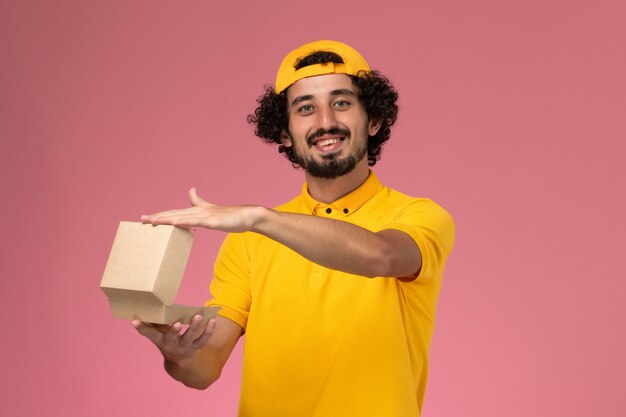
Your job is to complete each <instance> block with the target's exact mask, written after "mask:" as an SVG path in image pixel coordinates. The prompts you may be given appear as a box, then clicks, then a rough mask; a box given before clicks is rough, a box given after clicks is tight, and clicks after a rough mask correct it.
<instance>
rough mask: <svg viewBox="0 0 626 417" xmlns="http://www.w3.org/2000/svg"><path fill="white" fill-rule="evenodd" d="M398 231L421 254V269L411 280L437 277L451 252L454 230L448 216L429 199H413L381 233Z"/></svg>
mask: <svg viewBox="0 0 626 417" xmlns="http://www.w3.org/2000/svg"><path fill="white" fill-rule="evenodd" d="M385 229H395V230H401V231H403V232H405V233H406V234H408V235H409V236H411V238H412V239H413V240H414V241H415V243H416V244H417V247H418V248H419V250H420V253H421V255H422V267H421V268H420V270H419V271H418V272H416V274H414V275H412V277H416V278H417V279H429V278H434V277H438V276H441V275H442V274H443V268H444V266H445V262H446V259H447V258H448V255H449V254H450V252H451V251H452V245H453V243H454V236H455V227H454V221H453V220H452V216H450V214H449V213H448V212H447V211H446V210H444V209H443V208H442V207H441V206H439V205H437V204H436V203H434V202H433V201H431V200H429V199H416V200H415V201H413V202H411V203H409V204H407V205H406V206H404V207H402V208H401V209H400V210H399V211H398V212H396V213H394V215H393V216H392V218H391V219H390V221H389V222H388V223H386V224H384V225H383V226H382V228H381V230H385Z"/></svg>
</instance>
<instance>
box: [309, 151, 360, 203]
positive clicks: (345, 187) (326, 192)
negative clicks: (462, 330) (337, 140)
mask: <svg viewBox="0 0 626 417" xmlns="http://www.w3.org/2000/svg"><path fill="white" fill-rule="evenodd" d="M368 176H369V167H368V165H367V158H363V160H361V161H359V163H358V164H357V166H356V167H354V169H353V170H352V171H351V172H349V173H347V174H346V175H343V176H341V177H337V178H333V179H328V178H317V177H313V176H311V175H310V174H309V173H308V172H306V171H305V177H306V182H307V187H308V190H309V194H310V195H311V197H313V198H314V199H315V200H317V201H319V202H321V203H325V204H329V203H332V202H333V201H336V200H338V199H340V198H341V197H343V196H344V195H346V194H349V193H350V192H352V191H354V190H356V189H357V188H358V187H359V186H360V185H361V184H363V183H364V182H365V180H366V179H367V177H368Z"/></svg>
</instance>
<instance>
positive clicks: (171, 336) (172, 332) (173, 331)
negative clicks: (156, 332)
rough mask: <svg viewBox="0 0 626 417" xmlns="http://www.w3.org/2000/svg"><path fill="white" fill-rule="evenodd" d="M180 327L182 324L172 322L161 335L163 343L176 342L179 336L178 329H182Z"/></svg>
mask: <svg viewBox="0 0 626 417" xmlns="http://www.w3.org/2000/svg"><path fill="white" fill-rule="evenodd" d="M182 328H183V325H182V324H180V323H179V322H176V323H174V324H172V325H171V326H170V328H169V329H168V331H167V332H166V333H165V334H164V335H163V343H164V344H166V345H171V344H174V343H178V339H179V338H180V331H181V330H182Z"/></svg>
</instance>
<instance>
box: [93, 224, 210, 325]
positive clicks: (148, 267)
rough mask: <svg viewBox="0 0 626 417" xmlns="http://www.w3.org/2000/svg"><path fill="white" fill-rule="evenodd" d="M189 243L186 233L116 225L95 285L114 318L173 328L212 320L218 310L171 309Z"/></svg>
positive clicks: (165, 227) (170, 228)
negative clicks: (195, 318) (198, 318)
mask: <svg viewBox="0 0 626 417" xmlns="http://www.w3.org/2000/svg"><path fill="white" fill-rule="evenodd" d="M192 244H193V234H192V233H191V232H190V231H188V230H186V229H181V228H178V227H174V226H170V225H158V226H153V225H151V224H142V223H139V222H120V224H119V227H118V229H117V234H116V235H115V240H114V241H113V247H112V248H111V253H110V254H109V260H108V261H107V264H106V267H105V269H104V275H103V276H102V281H101V282H100V288H102V291H104V293H105V294H106V296H107V297H108V299H109V305H110V307H111V313H112V314H113V317H118V318H123V319H128V320H132V319H139V320H141V321H144V322H149V323H160V324H172V323H174V322H176V321H180V322H181V323H189V322H190V321H191V318H192V317H193V316H194V315H195V314H200V315H202V316H203V318H204V319H205V320H208V319H209V318H210V317H213V316H215V315H216V314H217V311H218V310H219V307H193V306H181V305H173V302H174V300H175V299H176V294H177V293H178V289H179V287H180V283H181V281H182V277H183V273H184V271H185V266H186V265H187V260H188V258H189V253H190V252H191V246H192Z"/></svg>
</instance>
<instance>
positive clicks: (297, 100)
mask: <svg viewBox="0 0 626 417" xmlns="http://www.w3.org/2000/svg"><path fill="white" fill-rule="evenodd" d="M330 95H331V96H352V97H355V96H356V94H355V93H354V91H352V90H348V89H347V88H340V89H337V90H333V91H331V92H330ZM313 98H314V96H313V95H311V94H307V95H304V96H298V97H296V98H294V99H293V101H292V102H291V105H292V106H295V105H296V104H298V103H302V102H303V101H307V100H312V99H313Z"/></svg>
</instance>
